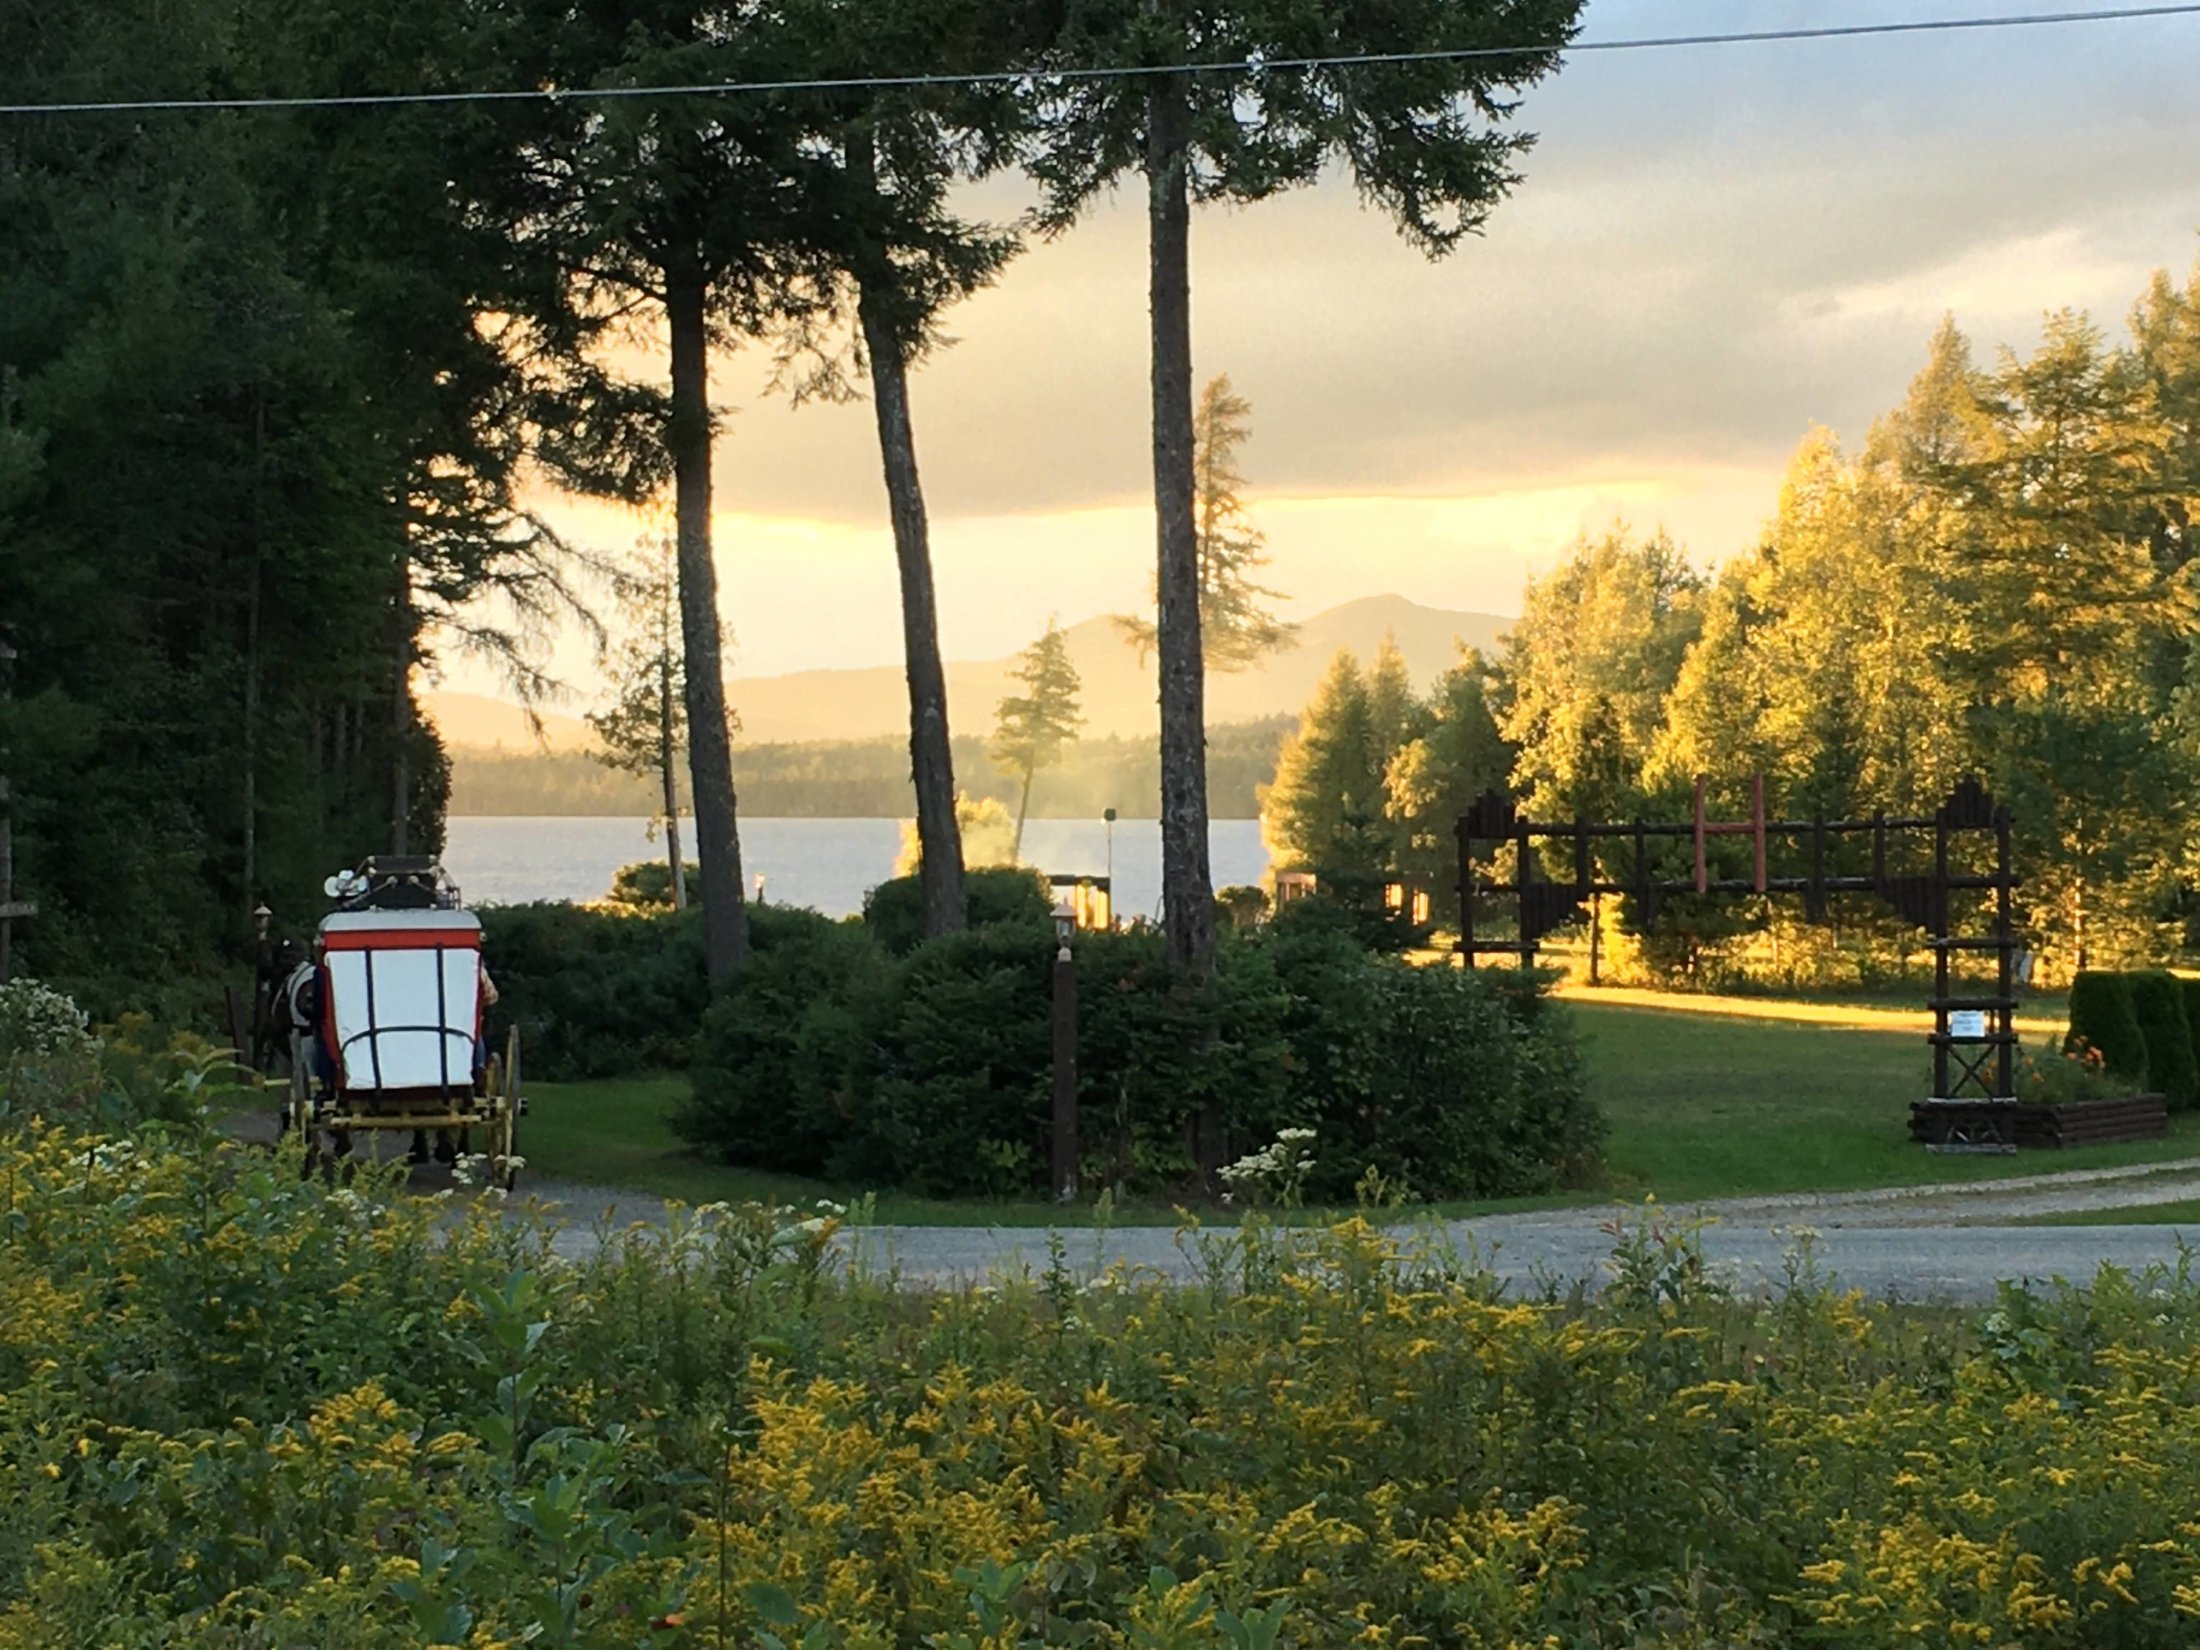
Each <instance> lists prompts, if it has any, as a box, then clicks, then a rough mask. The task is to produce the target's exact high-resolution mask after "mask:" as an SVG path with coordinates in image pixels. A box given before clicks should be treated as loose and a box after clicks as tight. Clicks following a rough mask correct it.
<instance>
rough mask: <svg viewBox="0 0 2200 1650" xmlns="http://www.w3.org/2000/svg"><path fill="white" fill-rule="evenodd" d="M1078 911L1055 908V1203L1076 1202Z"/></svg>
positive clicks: (1065, 906) (1065, 905) (1067, 906)
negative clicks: (1073, 947)
mask: <svg viewBox="0 0 2200 1650" xmlns="http://www.w3.org/2000/svg"><path fill="white" fill-rule="evenodd" d="M1076 932H1077V911H1076V908H1075V907H1074V906H1072V905H1071V904H1070V903H1069V901H1067V900H1063V901H1062V902H1061V903H1060V904H1058V905H1056V906H1055V907H1054V942H1055V951H1054V1145H1053V1150H1052V1152H1051V1153H1050V1154H1049V1157H1050V1164H1049V1166H1050V1168H1051V1169H1052V1171H1053V1172H1052V1176H1051V1180H1052V1185H1053V1190H1054V1199H1055V1201H1056V1202H1057V1203H1073V1202H1075V1201H1076V1199H1077V964H1076V962H1075V961H1074V960H1072V958H1071V956H1070V949H1069V947H1070V940H1071V938H1072V937H1073V936H1074V935H1075V934H1076Z"/></svg>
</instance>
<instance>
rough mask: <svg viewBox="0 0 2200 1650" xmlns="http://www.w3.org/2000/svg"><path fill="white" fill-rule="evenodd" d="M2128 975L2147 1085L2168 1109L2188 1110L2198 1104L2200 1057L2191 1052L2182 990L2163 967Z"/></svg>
mask: <svg viewBox="0 0 2200 1650" xmlns="http://www.w3.org/2000/svg"><path fill="white" fill-rule="evenodd" d="M2130 979H2131V1008H2132V1013H2133V1014H2134V1015H2135V1016H2136V1017H2137V1019H2138V1022H2139V1035H2140V1038H2141V1040H2142V1041H2144V1042H2145V1044H2146V1051H2147V1072H2146V1076H2147V1086H2148V1087H2149V1088H2151V1089H2153V1090H2154V1091H2155V1092H2156V1093H2157V1094H2159V1095H2161V1096H2162V1098H2163V1099H2164V1100H2166V1101H2167V1102H2168V1103H2169V1109H2170V1110H2171V1111H2189V1110H2191V1109H2192V1107H2194V1106H2195V1105H2200V1061H2196V1060H2195V1059H2194V1056H2193V1048H2192V1027H2191V1026H2190V1025H2189V1024H2188V1023H2187V1022H2186V1019H2185V994H2184V991H2183V990H2182V989H2181V988H2180V987H2179V986H2178V983H2177V977H2176V976H2175V975H2174V974H2171V973H2170V972H2168V971H2167V970H2166V969H2145V970H2142V971H2140V972H2138V973H2135V974H2133V975H2131V976H2130Z"/></svg>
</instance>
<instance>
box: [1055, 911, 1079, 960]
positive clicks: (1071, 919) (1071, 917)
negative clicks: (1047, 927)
mask: <svg viewBox="0 0 2200 1650" xmlns="http://www.w3.org/2000/svg"><path fill="white" fill-rule="evenodd" d="M1054 937H1055V939H1056V940H1058V941H1059V942H1060V943H1061V947H1062V949H1063V950H1064V951H1067V950H1068V949H1069V942H1070V941H1071V940H1073V939H1075V938H1076V937H1077V907H1076V906H1074V905H1072V904H1070V902H1069V901H1068V900H1063V901H1061V902H1060V903H1059V904H1057V905H1056V906H1055V907H1054Z"/></svg>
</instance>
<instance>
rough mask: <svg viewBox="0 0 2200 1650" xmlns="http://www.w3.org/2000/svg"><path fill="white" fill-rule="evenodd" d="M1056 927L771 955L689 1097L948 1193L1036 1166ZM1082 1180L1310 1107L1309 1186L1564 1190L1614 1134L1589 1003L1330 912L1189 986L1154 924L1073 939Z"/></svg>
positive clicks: (804, 1145) (1290, 1122)
mask: <svg viewBox="0 0 2200 1650" xmlns="http://www.w3.org/2000/svg"><path fill="white" fill-rule="evenodd" d="M1053 955H1054V945H1053V942H1052V938H1051V935H1050V933H1049V931H1048V929H1047V928H1046V927H1045V926H1043V925H1041V924H1038V923H1028V924H998V925H995V926H993V927H990V928H984V929H976V930H972V931H971V932H968V933H965V934H960V935H956V936H953V937H951V938H948V939H945V940H940V941H936V942H931V943H927V944H924V945H920V946H918V947H917V948H915V949H914V950H913V951H911V952H910V953H909V955H908V956H906V957H905V958H900V959H892V958H888V957H886V956H885V955H884V954H883V953H882V952H876V951H874V953H873V956H872V958H871V959H870V960H869V961H868V962H865V961H863V960H862V959H861V958H860V957H859V956H858V954H856V953H853V952H851V953H849V954H848V955H847V957H845V958H834V959H828V958H827V957H825V956H823V955H819V956H815V957H811V958H809V959H808V960H807V961H805V962H802V963H800V964H798V963H796V962H795V961H794V959H792V958H790V959H788V961H787V964H786V968H785V971H784V972H783V973H782V972H775V971H772V970H767V969H764V968H761V967H760V968H756V969H752V970H750V971H749V973H748V975H747V976H745V977H744V979H743V980H742V981H741V982H740V983H738V984H737V985H736V986H735V987H734V988H733V989H732V990H730V991H729V992H728V993H727V994H726V996H725V997H724V998H722V999H721V1001H720V1002H719V1003H718V1004H717V1005H716V1006H714V1007H713V1008H712V1010H711V1012H710V1014H709V1016H708V1017H707V1018H706V1020H705V1022H704V1027H703V1032H702V1035H701V1037H700V1039H699V1045H698V1057H697V1061H696V1065H695V1072H694V1076H695V1084H694V1095H693V1099H692V1101H691V1102H690V1104H689V1105H688V1106H687V1107H686V1108H685V1109H684V1110H683V1111H682V1113H681V1114H680V1116H679V1117H678V1119H677V1120H676V1121H677V1123H678V1125H679V1127H680V1129H681V1132H682V1133H683V1134H684V1135H685V1136H686V1137H687V1138H688V1139H689V1140H691V1141H692V1142H694V1143H695V1144H696V1145H698V1146H699V1147H702V1148H704V1149H706V1150H708V1151H710V1152H712V1153H713V1154H714V1155H717V1156H720V1157H723V1158H726V1159H727V1160H729V1161H734V1162H740V1163H745V1164H749V1165H752V1166H755V1167H762V1168H771V1169H777V1170H782V1171H787V1172H797V1173H806V1174H818V1175H828V1176H832V1177H835V1178H845V1179H850V1180H855V1181H858V1182H861V1183H864V1184H869V1185H876V1186H899V1187H903V1188H907V1189H910V1190H914V1191H919V1192H924V1193H928V1194H932V1195H938V1196H963V1195H994V1196H998V1195H1007V1194H1012V1193H1021V1192H1031V1191H1038V1190H1042V1189H1043V1188H1044V1185H1045V1181H1046V1168H1047V1149H1048V1140H1049V1131H1050V1118H1051V1080H1052V1064H1051V1059H1052V1054H1051V1047H1052V1045H1051V1037H1050V1033H1051V1023H1052V1021H1051V1014H1052V984H1051V970H1052V959H1053ZM1076 959H1077V985H1078V1101H1079V1111H1080V1118H1079V1134H1080V1142H1081V1145H1082V1147H1083V1157H1084V1162H1083V1165H1082V1178H1083V1180H1084V1182H1085V1183H1086V1184H1087V1185H1088V1186H1099V1185H1116V1186H1122V1187H1125V1188H1127V1189H1133V1190H1145V1191H1167V1190H1174V1189H1178V1188H1181V1187H1183V1186H1184V1185H1186V1184H1187V1183H1188V1182H1190V1181H1191V1180H1192V1178H1193V1170H1194V1164H1193V1160H1192V1156H1191V1152H1190V1148H1189V1144H1188V1142H1189V1139H1190V1135H1191V1127H1192V1123H1193V1120H1194V1119H1195V1118H1196V1117H1198V1116H1199V1115H1201V1113H1202V1112H1211V1113H1212V1114H1213V1115H1215V1116H1217V1117H1219V1118H1220V1119H1221V1120H1222V1122H1223V1125H1224V1127H1225V1130H1226V1132H1227V1135H1228V1139H1229V1142H1230V1146H1231V1149H1232V1150H1233V1152H1241V1151H1249V1150H1253V1149H1257V1148H1259V1147H1261V1146H1264V1145H1266V1144H1267V1143H1268V1142H1269V1141H1271V1140H1273V1139H1274V1138H1275V1135H1276V1133H1277V1131H1278V1130H1280V1129H1282V1128H1286V1127H1307V1128H1312V1129H1314V1130H1315V1131H1316V1144H1315V1146H1314V1148H1313V1155H1314V1157H1315V1160H1316V1163H1317V1167H1316V1169H1315V1171H1314V1173H1313V1175H1312V1176H1311V1177H1310V1179H1309V1182H1308V1185H1307V1192H1308V1194H1309V1195H1311V1196H1314V1197H1316V1198H1321V1199H1345V1198H1349V1196H1350V1194H1351V1190H1352V1187H1353V1184H1354V1183H1355V1182H1356V1181H1357V1180H1358V1179H1359V1177H1360V1176H1361V1174H1362V1173H1363V1172H1364V1171H1366V1170H1367V1169H1369V1168H1371V1167H1372V1168H1375V1169H1377V1170H1379V1171H1380V1172H1381V1173H1382V1174H1383V1175H1385V1176H1386V1177H1388V1178H1389V1179H1391V1180H1392V1181H1394V1182H1395V1183H1397V1184H1399V1185H1401V1186H1404V1187H1406V1188H1408V1189H1410V1190H1411V1191H1413V1192H1415V1193H1417V1194H1419V1195H1421V1196H1425V1197H1470V1196H1480V1197H1494V1196H1506V1195H1517V1194H1523V1193H1532V1192H1537V1191H1544V1190H1548V1189H1550V1188H1551V1187H1552V1186H1554V1185H1557V1184H1559V1183H1560V1181H1561V1180H1562V1178H1564V1177H1566V1176H1568V1175H1569V1174H1572V1173H1576V1172H1578V1171H1580V1170H1582V1169H1585V1168H1586V1167H1587V1166H1588V1164H1589V1163H1590V1162H1591V1161H1592V1160H1593V1158H1594V1155H1595V1152H1596V1147H1597V1143H1598V1140H1599V1137H1600V1134H1601V1125H1600V1124H1599V1122H1598V1120H1597V1118H1596V1115H1595V1113H1594V1111H1593V1109H1592V1108H1591V1107H1590V1106H1589V1104H1588V1101H1587V1099H1586V1096H1585V1092H1584V1084H1583V1078H1582V1071H1581V1064H1580V1059H1579V1054H1578V1049H1577V1045H1576V1042H1575V1039H1574V1035H1573V1030H1572V1025H1571V1021H1570V1019H1569V1018H1568V1016H1567V1015H1566V1014H1565V1013H1564V1011H1563V1010H1562V1009H1560V1008H1558V1007H1557V1006H1556V1005H1554V1004H1553V1003H1551V1002H1550V1001H1549V999H1548V998H1547V997H1546V996H1545V995H1544V994H1543V991H1542V988H1541V986H1540V984H1539V983H1535V984H1529V985H1526V986H1523V985H1521V984H1519V983H1517V982H1515V981H1511V980H1503V981H1500V980H1498V979H1497V978H1495V977H1494V976H1491V975H1485V974H1467V973H1463V972H1460V971H1457V970H1453V969H1448V968H1416V967H1413V966H1412V965H1410V964H1407V963H1405V962H1403V961H1401V960H1399V959H1396V958H1392V957H1384V956H1379V955H1374V954H1371V953H1369V952H1368V951H1367V950H1365V949H1364V948H1362V947H1361V946H1359V945H1357V944H1355V943H1354V942H1353V941H1352V939H1351V938H1350V937H1349V936H1347V935H1345V934H1342V933H1339V932H1336V931H1334V930H1332V929H1330V928H1328V927H1326V926H1324V925H1321V924H1315V923H1298V924H1291V925H1286V926H1285V927H1284V928H1283V929H1281V930H1280V931H1278V932H1275V933H1272V934H1265V935H1262V936H1259V937H1257V938H1246V939H1230V940H1227V941H1226V943H1225V944H1224V946H1223V948H1222V950H1221V952H1220V954H1219V958H1218V967H1217V973H1216V978H1215V981H1214V985H1213V987H1212V988H1211V989H1210V990H1208V991H1205V992H1201V991H1196V990H1188V989H1186V988H1185V987H1184V986H1182V985H1181V984H1180V982H1179V981H1178V980H1177V979H1176V977H1175V975H1174V974H1173V973H1172V971H1171V970H1170V968H1169V966H1168V962H1167V958H1166V955H1165V952H1164V948H1163V942H1162V939H1161V937H1160V935H1159V934H1157V933H1154V932H1151V931H1133V932H1128V933H1122V934H1111V935H1086V936H1083V937H1082V938H1081V939H1080V940H1079V942H1078V946H1077V954H1076Z"/></svg>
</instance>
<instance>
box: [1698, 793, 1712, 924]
mask: <svg viewBox="0 0 2200 1650" xmlns="http://www.w3.org/2000/svg"><path fill="white" fill-rule="evenodd" d="M1703 834H1704V833H1703V775H1702V774H1700V773H1699V774H1698V775H1696V892H1697V893H1699V894H1702V893H1708V892H1709V891H1710V888H1711V870H1710V867H1709V866H1708V865H1707V864H1706V863H1705V860H1704V852H1703Z"/></svg>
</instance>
